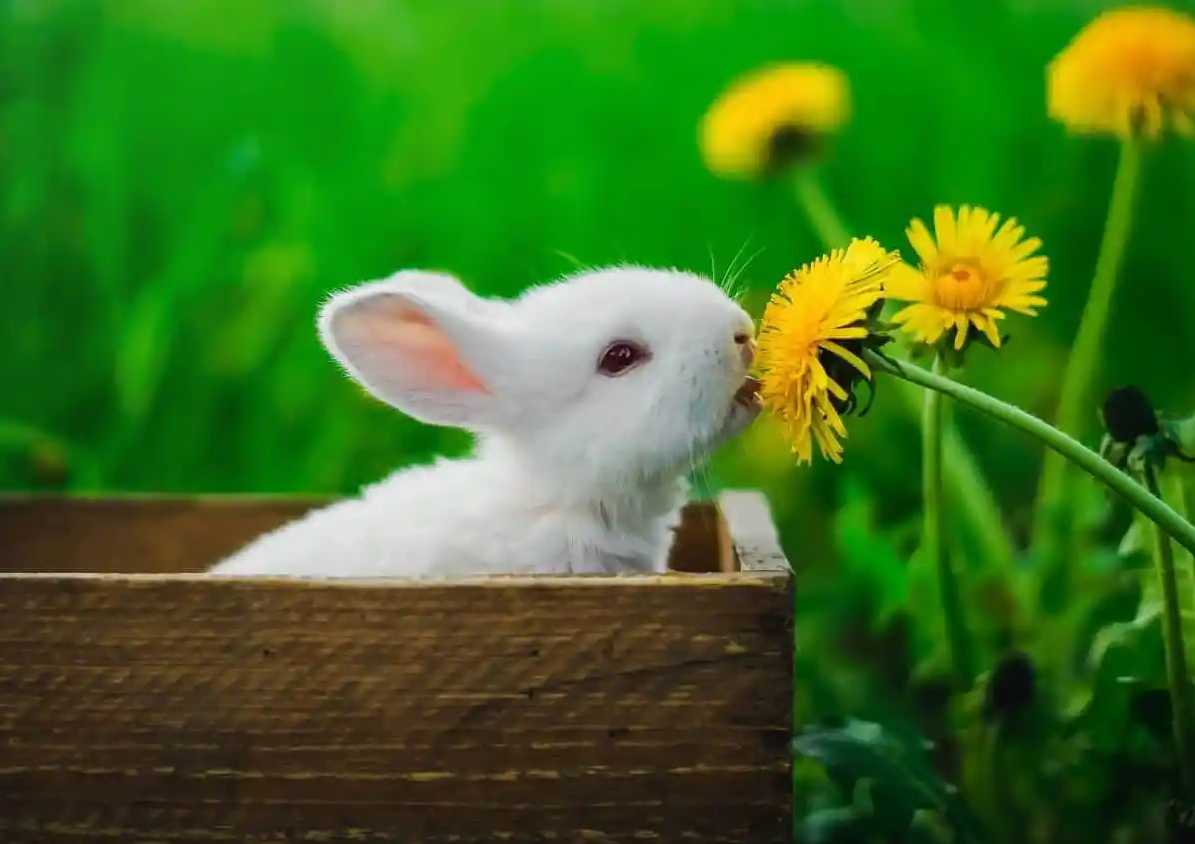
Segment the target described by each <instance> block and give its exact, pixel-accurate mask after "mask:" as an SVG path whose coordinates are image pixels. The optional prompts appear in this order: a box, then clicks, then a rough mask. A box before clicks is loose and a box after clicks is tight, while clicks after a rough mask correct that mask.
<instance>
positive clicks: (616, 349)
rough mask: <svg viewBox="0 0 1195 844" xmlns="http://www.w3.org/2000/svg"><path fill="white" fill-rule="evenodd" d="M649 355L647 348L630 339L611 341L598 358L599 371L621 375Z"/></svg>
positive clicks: (604, 373) (605, 373)
mask: <svg viewBox="0 0 1195 844" xmlns="http://www.w3.org/2000/svg"><path fill="white" fill-rule="evenodd" d="M646 357H647V350H646V349H644V348H643V347H642V346H639V345H636V344H635V343H632V342H630V341H628V340H618V341H617V342H614V343H611V344H610V345H609V346H607V347H606V350H605V351H604V352H602V356H601V358H599V359H598V372H600V373H602V374H603V375H621V374H622V373H624V372H626V371H627V370H628V369H630V368H631V367H632V366H634V365H635V364H637V363H639V362H641V361H642V360H643V359H644V358H646Z"/></svg>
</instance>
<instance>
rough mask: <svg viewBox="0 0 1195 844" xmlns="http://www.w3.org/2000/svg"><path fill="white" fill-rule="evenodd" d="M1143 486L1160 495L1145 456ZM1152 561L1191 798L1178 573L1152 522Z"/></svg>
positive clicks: (1193, 781) (1178, 744)
mask: <svg viewBox="0 0 1195 844" xmlns="http://www.w3.org/2000/svg"><path fill="white" fill-rule="evenodd" d="M1141 475H1142V478H1143V479H1144V481H1145V486H1146V487H1147V488H1148V489H1149V491H1150V492H1151V493H1153V495H1154V496H1156V497H1158V498H1161V497H1162V491H1161V490H1160V489H1159V488H1158V476H1157V472H1156V470H1155V469H1154V466H1153V463H1151V462H1150V461H1149V460H1148V459H1147V460H1146V461H1145V465H1144V466H1143V467H1142V470H1141ZM1154 564H1155V566H1156V568H1157V572H1158V581H1159V582H1160V584H1161V587H1162V622H1163V625H1162V633H1163V636H1162V641H1163V645H1164V647H1165V648H1166V679H1167V681H1168V685H1169V686H1170V712H1171V717H1172V720H1173V722H1174V723H1173V727H1174V745H1175V752H1176V754H1177V755H1178V766H1179V771H1180V773H1181V774H1182V784H1183V791H1184V792H1185V794H1186V795H1187V796H1188V797H1190V796H1191V794H1192V791H1193V789H1195V767H1193V766H1195V755H1193V754H1192V736H1191V727H1192V717H1193V715H1195V710H1192V708H1191V677H1190V674H1188V672H1187V651H1186V644H1185V643H1184V642H1183V621H1182V607H1181V606H1180V604H1179V597H1178V576H1177V573H1176V571H1175V567H1174V549H1173V547H1171V545H1170V537H1169V536H1167V535H1166V533H1165V532H1164V531H1163V530H1162V529H1161V528H1160V527H1158V526H1157V525H1156V524H1155V525H1154Z"/></svg>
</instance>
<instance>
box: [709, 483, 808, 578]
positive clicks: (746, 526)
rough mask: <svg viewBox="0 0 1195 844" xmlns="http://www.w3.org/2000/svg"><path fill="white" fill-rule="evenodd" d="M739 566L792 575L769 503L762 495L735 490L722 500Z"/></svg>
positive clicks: (750, 569) (722, 507)
mask: <svg viewBox="0 0 1195 844" xmlns="http://www.w3.org/2000/svg"><path fill="white" fill-rule="evenodd" d="M718 508H719V510H720V511H721V512H722V514H723V516H724V518H725V519H726V524H727V530H728V531H729V533H730V536H731V539H732V542H733V544H734V550H735V552H736V556H737V558H738V565H739V568H741V569H742V570H743V571H773V572H791V567H790V566H789V563H788V559H787V558H786V557H785V556H784V551H783V550H782V549H781V547H780V536H779V534H778V533H777V532H776V525H775V523H774V522H773V521H772V512H771V509H770V508H769V507H768V500H767V498H765V497H764V496H763V494H762V493H759V492H754V491H748V490H735V491H730V492H724V493H723V494H722V495H721V496H720V497H719V498H718Z"/></svg>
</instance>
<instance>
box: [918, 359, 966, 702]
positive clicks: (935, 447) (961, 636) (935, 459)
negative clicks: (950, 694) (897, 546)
mask: <svg viewBox="0 0 1195 844" xmlns="http://www.w3.org/2000/svg"><path fill="white" fill-rule="evenodd" d="M941 371H942V358H941V357H936V358H934V372H935V373H941ZM921 468H922V471H921V484H922V490H921V494H922V497H923V509H924V512H925V526H924V533H923V534H922V541H921V547H922V549H923V553H924V554H925V558H926V561H927V562H928V563H929V565H930V566H931V567H932V568H933V569H934V571H935V572H937V577H938V594H939V597H940V600H941V602H942V618H943V621H944V622H945V627H946V642H947V646H948V647H949V648H950V667H951V671H952V673H953V674H954V681H955V683H956V684H957V685H958V687H959V688H960V689H967V688H970V686H971V680H972V679H973V678H974V674H973V673H972V656H971V635H970V632H969V631H968V630H967V622H966V617H965V616H964V614H963V605H962V601H961V599H960V598H959V588H958V579H957V578H956V577H955V572H954V568H953V566H951V564H950V555H949V554H948V553H947V552H946V541H945V540H946V531H945V523H944V522H943V519H942V503H943V502H942V394H941V393H938V392H936V391H934V390H926V391H925V396H924V402H923V404H922V415H921Z"/></svg>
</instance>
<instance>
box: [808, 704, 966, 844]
mask: <svg viewBox="0 0 1195 844" xmlns="http://www.w3.org/2000/svg"><path fill="white" fill-rule="evenodd" d="M793 749H794V750H795V752H797V753H799V754H801V755H804V756H809V757H813V758H815V759H817V760H818V761H819V762H821V763H822V764H823V765H825V766H826V769H827V771H828V772H829V773H830V775H831V776H832V777H833V778H834V779H835V780H836V781H837V782H838V783H839V784H840V785H841V786H842V787H843V788H844V790H847V791H850V792H852V793H854V794H856V800H855V806H856V808H859V804H860V801H859V799H858V792H857V791H856V789H857V788H858V784H859V783H860V781H866V782H867V786H868V787H867V794H868V796H869V797H870V805H871V806H872V807H873V809H874V811H875V812H876V816H875V818H874V820H875V821H876V822H877V823H878V824H880V825H881V826H883V827H884V828H886V829H888V830H889V831H891V832H894V833H903V832H904V831H906V830H908V828H909V826H910V824H911V823H912V822H913V819H914V816H915V814H916V813H917V812H918V811H919V810H930V811H932V812H935V813H938V814H939V815H940V816H941V817H942V818H944V819H945V821H946V823H947V824H948V826H949V827H950V829H952V830H953V831H954V835H955V838H954V840H955V841H957V842H960V844H964V843H965V842H982V841H986V840H987V836H986V834H985V833H984V831H983V829H982V828H981V826H980V824H979V821H978V819H977V818H976V817H975V815H974V814H973V813H972V812H971V810H970V809H969V808H968V807H967V805H966V804H965V803H964V802H963V801H962V800H961V798H960V797H959V795H958V792H957V789H955V788H954V787H953V786H951V785H949V784H947V783H946V782H944V781H943V780H942V779H941V778H940V777H939V776H938V775H937V773H936V772H935V771H934V770H933V768H932V767H931V766H930V764H929V760H928V758H927V757H926V754H925V748H924V745H923V744H922V746H918V744H917V743H915V742H914V741H911V740H908V739H902V738H899V737H898V736H897V735H896V734H895V733H893V732H891V731H888V730H885V729H884V727H882V726H881V725H880V724H876V723H872V722H867V721H857V720H851V721H849V722H848V723H847V724H846V725H845V726H843V727H818V728H812V729H809V730H806V731H804V732H803V733H801V735H799V736H797V737H796V738H795V739H794V740H793Z"/></svg>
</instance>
